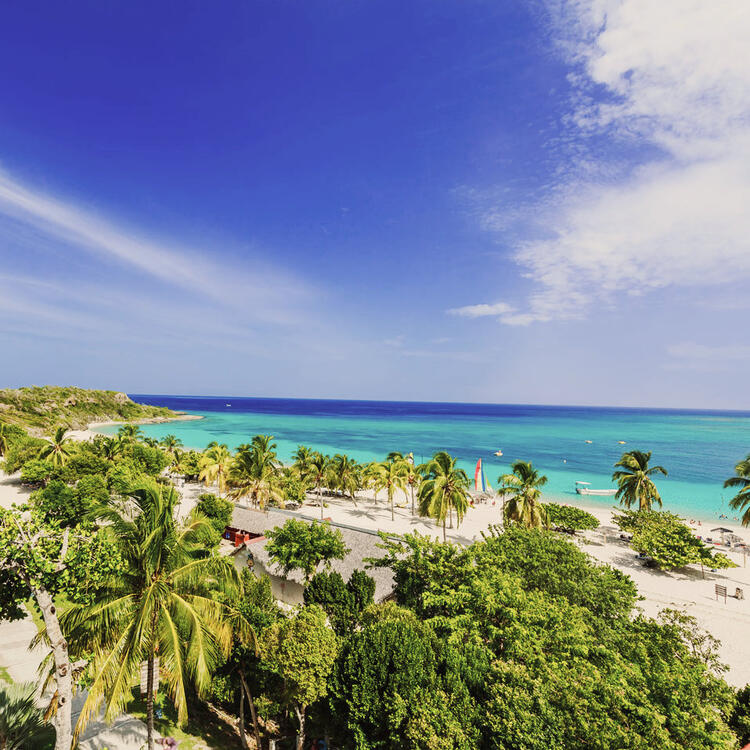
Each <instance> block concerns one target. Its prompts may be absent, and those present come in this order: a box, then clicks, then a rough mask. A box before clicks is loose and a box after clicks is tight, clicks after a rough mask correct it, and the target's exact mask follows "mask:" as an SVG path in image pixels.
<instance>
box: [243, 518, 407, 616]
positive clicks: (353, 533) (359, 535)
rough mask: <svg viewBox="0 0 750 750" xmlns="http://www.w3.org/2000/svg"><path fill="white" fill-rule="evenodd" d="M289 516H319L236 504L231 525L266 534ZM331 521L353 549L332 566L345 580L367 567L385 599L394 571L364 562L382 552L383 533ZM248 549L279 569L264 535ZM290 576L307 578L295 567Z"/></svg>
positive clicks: (378, 597) (378, 596)
mask: <svg viewBox="0 0 750 750" xmlns="http://www.w3.org/2000/svg"><path fill="white" fill-rule="evenodd" d="M290 518H296V519H298V520H300V521H305V522H306V523H312V521H314V520H317V519H313V518H309V517H307V516H301V515H300V514H299V513H294V512H292V511H283V510H269V511H268V513H263V512H261V511H258V510H250V509H249V508H241V507H239V506H235V508H234V513H233V514H232V526H234V527H235V528H238V529H244V530H245V531H250V532H253V533H256V534H265V532H266V531H267V530H268V529H272V528H274V526H283V525H284V524H285V523H286V522H287V521H288V520H289V519H290ZM331 525H332V526H334V527H335V528H338V530H339V531H340V532H341V536H342V537H343V538H344V543H345V544H346V546H347V547H349V549H350V550H351V551H350V552H349V554H347V556H346V557H345V558H344V559H343V560H333V561H332V563H331V570H335V571H336V572H338V573H340V574H341V576H342V578H343V579H344V580H345V581H347V580H349V576H351V574H352V572H353V571H354V570H356V569H357V568H359V569H361V570H366V572H367V574H368V575H370V576H372V577H373V579H374V580H375V601H376V602H379V601H382V600H383V599H384V598H385V597H386V596H388V595H389V594H390V593H391V592H392V591H393V573H392V572H391V570H390V569H389V568H366V567H365V565H366V563H365V562H364V559H365V558H366V557H381V556H382V555H383V550H381V549H379V548H378V547H377V546H376V545H377V544H379V543H380V537H379V536H378V535H377V534H376V533H375V532H374V531H367V530H364V529H356V528H354V527H349V526H345V525H343V524H336V523H332V524H331ZM247 549H248V550H249V551H250V552H252V554H253V557H254V558H256V559H257V560H259V561H260V562H262V563H263V565H264V566H265V567H266V569H267V570H269V571H274V572H276V569H275V567H274V565H273V563H272V562H271V561H270V560H269V557H268V553H267V552H266V540H265V539H263V540H260V539H259V540H258V541H255V542H250V543H249V544H248V545H247ZM287 578H288V579H290V580H293V581H296V582H297V583H303V582H304V576H303V575H302V574H301V573H300V572H299V571H296V570H295V571H292V572H291V573H290V574H289V575H288V576H287Z"/></svg>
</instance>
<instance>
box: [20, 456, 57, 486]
mask: <svg viewBox="0 0 750 750" xmlns="http://www.w3.org/2000/svg"><path fill="white" fill-rule="evenodd" d="M54 471H55V469H54V467H53V466H52V464H51V463H50V462H49V461H42V460H41V459H38V458H34V459H31V460H30V461H26V463H24V464H23V467H22V468H21V483H22V484H30V485H34V486H38V485H41V484H46V483H47V480H48V479H49V478H50V477H51V476H52V475H53V473H54Z"/></svg>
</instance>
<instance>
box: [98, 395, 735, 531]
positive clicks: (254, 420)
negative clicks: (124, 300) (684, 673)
mask: <svg viewBox="0 0 750 750" xmlns="http://www.w3.org/2000/svg"><path fill="white" fill-rule="evenodd" d="M132 398H133V399H134V400H135V401H140V402H142V403H148V404H156V405H159V406H168V407H170V408H172V409H178V410H182V411H186V412H188V413H190V414H199V415H202V416H203V417H204V419H201V420H196V421H188V422H170V423H166V424H156V425H144V426H143V431H144V433H145V434H147V435H150V436H153V437H156V438H161V437H163V436H164V435H167V434H169V433H172V434H174V435H177V436H178V437H179V438H181V440H182V441H183V443H184V445H185V446H186V447H191V448H198V449H202V448H204V447H205V446H206V444H207V443H209V442H211V441H212V440H216V441H218V442H220V443H226V444H227V445H228V446H229V447H230V448H236V447H237V446H238V445H239V444H240V443H246V442H249V441H250V439H251V438H252V436H253V435H255V434H257V433H266V434H271V435H274V437H275V439H276V443H277V444H278V453H279V456H280V458H281V459H282V460H284V461H288V460H289V459H290V458H291V455H292V452H293V451H294V450H295V449H296V447H297V446H298V445H299V444H303V445H307V446H309V447H311V448H315V449H317V450H319V451H322V452H325V453H330V454H334V453H347V454H349V455H350V456H352V457H354V458H356V459H358V460H360V461H371V460H382V459H383V458H384V457H385V455H386V454H387V453H388V451H391V450H400V451H402V452H404V453H407V452H409V451H412V452H413V453H414V456H415V458H416V459H417V460H418V461H422V460H424V459H425V458H428V457H429V456H430V455H431V454H432V453H433V452H434V451H436V450H447V451H449V452H450V453H451V454H453V455H454V456H456V457H457V458H458V459H459V461H460V464H461V465H462V466H463V468H465V469H466V470H467V471H468V472H469V473H470V476H472V477H473V471H474V466H475V464H476V461H477V459H478V458H482V459H483V461H484V464H485V470H486V473H487V477H488V479H489V480H490V483H491V484H493V485H494V484H495V482H496V479H497V477H498V475H499V474H502V473H504V472H506V471H508V470H509V468H510V464H511V462H512V461H514V460H516V459H523V460H530V461H532V462H533V463H534V465H535V466H537V467H538V468H539V469H541V470H542V471H543V472H544V473H545V474H546V475H547V476H548V477H549V482H548V485H547V488H546V493H545V494H546V495H547V496H548V497H550V498H553V497H554V498H560V499H563V500H566V501H573V500H576V498H577V497H578V496H577V495H576V494H575V492H574V489H573V488H574V482H575V481H576V480H577V479H580V480H584V481H587V482H591V485H592V487H596V488H605V487H610V486H611V479H610V478H611V474H612V465H613V464H614V463H615V461H617V459H618V458H619V456H620V455H621V454H622V452H623V451H625V450H628V449H632V448H640V449H644V450H650V451H653V459H652V460H653V461H654V462H655V463H659V464H662V465H663V466H664V467H665V468H666V469H667V470H668V471H669V477H668V478H665V479H660V480H659V487H660V489H661V494H662V498H663V500H664V507H665V508H668V509H671V510H674V511H675V512H679V513H681V514H683V515H685V516H687V517H688V518H701V519H703V520H712V519H718V517H719V515H720V514H722V513H727V514H728V515H729V517H730V519H731V518H732V516H733V515H736V513H734V512H733V511H731V510H729V509H728V507H727V501H728V500H729V499H730V498H731V497H732V493H731V491H728V490H724V489H723V488H722V483H723V481H724V479H726V478H727V477H729V476H731V475H732V474H733V473H734V465H735V464H736V463H737V461H739V460H740V459H741V458H744V457H745V456H746V455H747V454H748V453H750V412H725V411H686V410H658V409H621V408H592V407H571V406H521V405H500V404H449V403H407V402H392V401H327V400H312V399H270V398H235V397H227V396H220V397H194V396H163V395H143V394H132ZM116 429H117V428H114V427H111V428H104V429H103V431H108V432H110V433H113V432H116ZM587 440H590V441H591V443H587V442H586V441H587ZM620 440H624V441H626V442H625V445H620V444H618V441H620ZM498 449H501V450H502V451H503V456H502V458H497V457H496V456H494V455H493V453H494V452H495V451H497V450H498ZM581 500H582V501H583V504H586V505H600V506H603V507H610V506H611V505H612V502H613V499H612V498H611V497H603V498H602V497H600V498H597V497H592V496H587V497H585V498H581Z"/></svg>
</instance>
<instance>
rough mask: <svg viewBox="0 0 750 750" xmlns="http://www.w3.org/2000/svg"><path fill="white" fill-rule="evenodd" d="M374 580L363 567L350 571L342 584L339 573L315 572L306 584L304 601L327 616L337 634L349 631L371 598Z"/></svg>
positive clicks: (345, 633)
mask: <svg viewBox="0 0 750 750" xmlns="http://www.w3.org/2000/svg"><path fill="white" fill-rule="evenodd" d="M374 593H375V581H374V580H373V579H372V577H371V576H369V575H367V573H365V572H364V571H363V570H355V571H353V572H352V575H351V577H350V578H349V580H348V581H347V582H346V583H344V579H343V578H342V577H341V574H340V573H336V572H328V571H322V572H320V573H316V574H315V575H314V576H313V577H312V579H311V580H310V583H308V584H307V586H305V591H304V599H305V604H317V605H319V606H320V607H322V608H323V610H324V611H325V613H326V614H327V615H328V620H329V622H330V623H331V627H332V628H333V629H334V630H335V631H336V633H337V634H338V635H340V636H346V635H347V634H349V633H351V632H352V631H353V630H354V629H355V628H356V626H357V624H358V623H359V619H360V616H361V614H362V612H363V610H364V609H365V608H366V607H367V606H368V605H370V604H372V601H373V594H374Z"/></svg>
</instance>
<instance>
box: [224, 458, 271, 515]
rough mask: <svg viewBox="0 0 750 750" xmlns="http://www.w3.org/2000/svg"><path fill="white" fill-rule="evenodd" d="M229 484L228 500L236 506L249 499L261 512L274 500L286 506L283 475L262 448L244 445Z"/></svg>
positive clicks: (230, 470) (235, 461)
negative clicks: (235, 503) (280, 474)
mask: <svg viewBox="0 0 750 750" xmlns="http://www.w3.org/2000/svg"><path fill="white" fill-rule="evenodd" d="M274 455H275V454H274ZM228 482H229V492H228V496H229V498H230V499H231V500H233V501H234V502H237V501H238V500H240V499H241V498H243V497H247V496H248V495H249V496H250V497H251V498H252V501H253V504H254V505H257V506H259V507H260V508H265V507H266V506H267V505H268V504H269V503H270V502H271V500H276V501H277V502H280V503H281V502H283V499H284V493H283V491H282V489H281V481H280V477H279V471H278V469H277V468H276V466H275V465H274V463H273V462H271V461H269V460H268V451H267V449H264V448H263V447H262V446H259V445H247V444H244V445H241V446H240V447H239V448H238V449H237V455H236V456H235V459H234V461H233V462H232V465H231V467H230V468H229V476H228Z"/></svg>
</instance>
